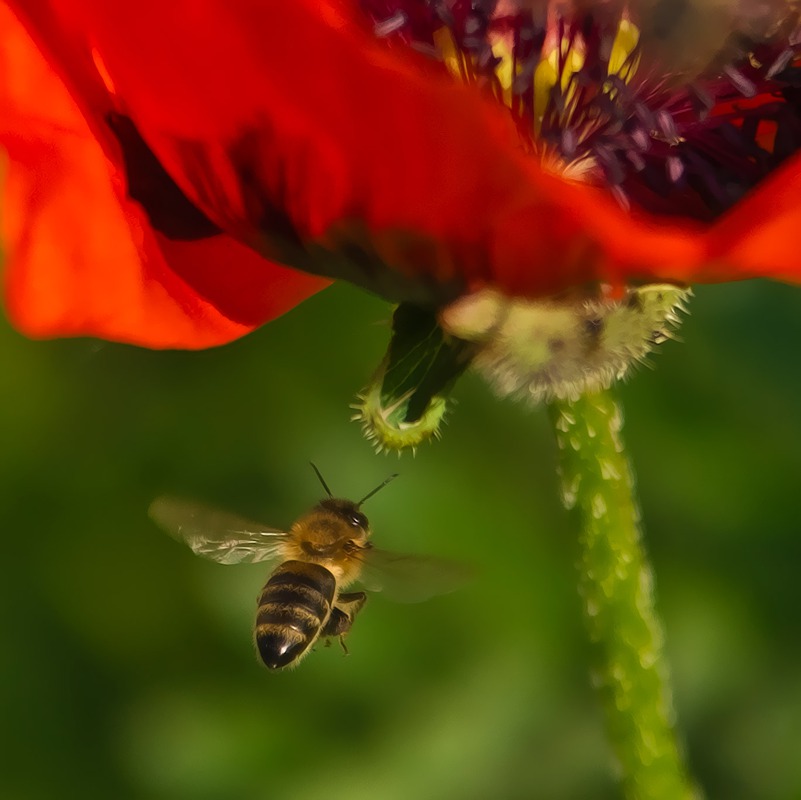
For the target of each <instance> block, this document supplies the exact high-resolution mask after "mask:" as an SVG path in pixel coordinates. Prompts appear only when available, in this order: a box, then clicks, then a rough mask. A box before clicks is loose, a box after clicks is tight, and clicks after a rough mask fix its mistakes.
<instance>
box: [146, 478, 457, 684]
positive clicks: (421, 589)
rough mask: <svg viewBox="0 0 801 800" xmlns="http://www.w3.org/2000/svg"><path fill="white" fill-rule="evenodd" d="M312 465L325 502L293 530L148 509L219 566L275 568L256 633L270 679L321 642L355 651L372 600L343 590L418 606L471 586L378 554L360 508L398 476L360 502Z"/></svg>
mask: <svg viewBox="0 0 801 800" xmlns="http://www.w3.org/2000/svg"><path fill="white" fill-rule="evenodd" d="M311 466H312V469H313V470H314V472H315V474H316V475H317V478H318V479H319V481H320V483H321V484H322V486H323V489H324V490H325V493H326V495H327V496H326V497H325V498H323V499H322V500H321V501H320V502H319V503H318V504H317V505H316V506H314V508H312V509H311V510H310V511H308V512H307V513H306V514H304V515H303V516H301V517H300V518H298V519H297V520H296V521H295V522H294V523H293V524H292V526H291V527H290V528H289V530H288V531H282V530H279V529H277V528H270V527H266V526H264V525H261V524H259V523H257V522H250V521H248V520H245V519H242V518H240V517H237V516H235V515H233V514H228V513H226V512H223V511H218V510H216V509H212V508H208V507H205V506H202V505H199V504H197V503H193V502H191V501H187V500H182V499H179V498H175V497H160V498H158V499H157V500H155V501H154V502H153V504H152V505H151V506H150V517H151V518H152V519H153V521H154V522H156V524H157V525H159V526H160V527H161V528H163V529H164V530H165V531H167V532H168V533H169V534H170V535H171V536H173V537H174V538H176V539H178V540H179V541H182V542H184V543H185V544H187V545H188V546H189V547H190V548H191V549H192V551H193V552H194V553H196V554H197V555H199V556H203V557H204V558H209V559H211V560H212V561H216V562H218V563H220V564H247V563H255V562H262V561H263V562H270V561H271V562H277V566H276V567H275V569H274V570H273V572H272V573H271V574H270V577H269V579H268V580H267V583H266V584H265V586H264V588H263V589H262V591H261V594H260V595H259V598H258V610H257V613H256V625H255V631H254V639H255V646H256V650H257V652H258V655H259V658H260V659H261V661H262V662H263V663H264V665H265V666H266V667H267V668H268V669H270V670H278V669H283V668H285V667H294V666H297V664H298V663H300V661H301V659H303V658H304V656H305V655H306V654H307V653H308V652H309V651H310V650H311V649H312V646H313V645H314V643H315V642H317V641H318V640H323V641H325V642H326V643H327V644H328V643H330V641H332V640H333V639H339V641H340V644H341V646H342V649H343V650H344V652H345V653H347V652H348V651H347V648H346V646H345V636H346V635H347V634H348V632H349V631H350V629H351V627H352V625H353V621H354V620H355V618H356V615H357V614H358V613H359V612H360V611H361V610H362V608H363V607H364V604H365V602H366V601H367V593H366V592H365V591H347V592H346V591H344V590H345V589H348V588H349V587H350V586H351V585H352V584H353V583H355V582H356V581H357V580H358V581H360V582H361V584H362V585H363V586H364V587H365V588H366V589H369V590H372V591H380V590H387V591H388V593H389V594H390V596H393V597H394V599H396V600H401V601H406V602H416V601H418V600H423V599H426V598H427V597H430V596H432V595H434V594H444V593H445V592H448V591H452V590H453V589H455V588H457V586H458V585H459V584H460V583H461V582H462V580H463V577H464V575H463V573H464V569H463V568H462V566H461V565H458V564H455V563H453V562H450V561H446V560H443V559H436V558H423V557H418V556H410V555H402V554H397V553H391V552H389V551H386V550H380V549H378V548H375V547H373V544H372V542H371V541H370V537H371V535H372V532H371V530H370V523H369V522H368V520H367V517H366V516H365V515H364V514H363V513H362V511H361V507H362V505H363V504H364V503H365V501H367V500H369V499H370V498H371V497H372V496H373V495H375V494H376V492H378V491H380V490H381V489H383V488H384V487H385V486H386V485H387V484H388V483H389V482H390V481H392V480H394V479H395V478H396V477H397V473H396V474H394V475H390V476H389V477H388V478H387V479H386V480H385V481H383V482H382V483H381V484H379V485H378V486H376V488H375V489H373V490H372V491H370V492H368V493H367V494H366V495H365V496H364V497H363V498H362V499H361V500H359V502H353V501H352V500H343V499H340V498H336V497H334V496H333V494H332V493H331V490H330V489H329V488H328V484H326V482H325V479H324V478H323V476H322V474H321V473H320V471H319V470H318V469H317V467H316V466H315V465H314V464H312V465H311Z"/></svg>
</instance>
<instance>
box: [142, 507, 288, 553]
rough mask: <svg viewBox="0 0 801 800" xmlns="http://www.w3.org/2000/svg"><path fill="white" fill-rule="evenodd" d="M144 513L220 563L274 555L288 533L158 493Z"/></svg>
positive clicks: (179, 538) (171, 533)
mask: <svg viewBox="0 0 801 800" xmlns="http://www.w3.org/2000/svg"><path fill="white" fill-rule="evenodd" d="M148 513H149V515H150V518H151V519H152V520H153V521H154V522H155V523H156V524H157V525H158V526H159V527H161V528H163V529H164V530H165V531H166V532H167V533H169V534H170V536H172V537H173V538H174V539H177V540H178V541H180V542H184V543H185V544H188V545H189V547H191V548H192V551H193V552H195V553H197V555H199V556H203V557H204V558H210V559H211V560H212V561H217V562H218V563H220V564H252V563H254V562H256V561H267V560H269V559H271V558H275V557H277V556H278V555H280V553H281V547H282V545H283V544H284V543H285V542H286V540H287V539H288V537H289V534H287V533H285V532H284V531H280V530H278V529H276V528H268V527H266V526H264V525H261V524H259V523H258V522H251V521H250V520H247V519H243V518H242V517H238V516H236V515H235V514H228V513H226V512H224V511H218V510H217V509H214V508H209V507H207V506H204V505H201V504H200V503H195V502H193V501H191V500H182V499H181V498H178V497H159V498H158V499H156V500H154V501H153V503H152V504H151V506H150V509H149V511H148Z"/></svg>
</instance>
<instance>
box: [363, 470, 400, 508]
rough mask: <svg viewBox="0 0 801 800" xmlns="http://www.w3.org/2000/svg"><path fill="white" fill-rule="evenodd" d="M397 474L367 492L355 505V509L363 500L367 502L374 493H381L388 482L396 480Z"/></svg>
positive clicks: (394, 473)
mask: <svg viewBox="0 0 801 800" xmlns="http://www.w3.org/2000/svg"><path fill="white" fill-rule="evenodd" d="M398 475H399V473H397V472H393V473H392V475H390V476H389V477H388V478H387V479H386V480H385V481H384V482H383V483H379V484H378V486H376V487H375V489H373V491H372V492H368V493H367V494H366V495H365V496H364V497H362V499H361V500H359V502H358V503H356V507H357V508H358V507H359V506H362V505H363V504H364V501H365V500H369V499H370V498H371V497H372V496H373V495H374V494H375V493H376V492H379V491H381V489H383V488H384V487H385V486H386V485H387V484H388V483H389V482H390V481H394V480H395V478H397V477H398Z"/></svg>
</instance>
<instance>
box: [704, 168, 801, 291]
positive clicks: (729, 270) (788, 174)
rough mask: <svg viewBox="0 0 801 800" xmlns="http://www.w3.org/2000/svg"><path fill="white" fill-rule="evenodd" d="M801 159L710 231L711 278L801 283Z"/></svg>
mask: <svg viewBox="0 0 801 800" xmlns="http://www.w3.org/2000/svg"><path fill="white" fill-rule="evenodd" d="M799 231H801V158H799V157H798V156H795V157H793V158H792V159H790V160H789V161H788V162H787V163H786V164H784V165H783V166H782V167H780V168H779V169H778V170H777V171H776V172H775V173H774V174H773V175H771V176H770V178H768V179H767V180H766V181H764V182H763V183H762V184H760V186H759V187H758V188H757V189H756V190H755V191H753V192H751V194H749V195H748V197H746V198H745V199H743V200H741V201H740V202H739V203H738V204H737V205H736V206H735V207H734V209H732V211H730V212H729V213H728V214H726V216H724V217H723V218H722V219H721V220H720V221H719V222H718V223H717V224H716V225H715V226H714V227H713V228H712V230H711V231H710V234H709V250H710V256H709V259H710V266H709V268H708V270H707V273H706V277H707V278H708V279H710V280H732V279H736V278H740V277H742V278H748V277H766V278H777V279H779V280H786V281H790V282H793V283H798V282H801V256H799V245H798V242H799Z"/></svg>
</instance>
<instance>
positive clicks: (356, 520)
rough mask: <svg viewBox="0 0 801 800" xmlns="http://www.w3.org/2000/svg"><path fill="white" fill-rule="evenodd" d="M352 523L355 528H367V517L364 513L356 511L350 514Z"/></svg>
mask: <svg viewBox="0 0 801 800" xmlns="http://www.w3.org/2000/svg"><path fill="white" fill-rule="evenodd" d="M350 524H351V525H353V527H354V528H366V527H367V517H365V516H364V514H359V513H358V512H357V513H354V514H351V515H350Z"/></svg>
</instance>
